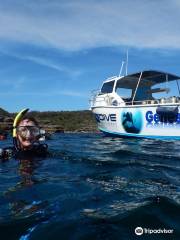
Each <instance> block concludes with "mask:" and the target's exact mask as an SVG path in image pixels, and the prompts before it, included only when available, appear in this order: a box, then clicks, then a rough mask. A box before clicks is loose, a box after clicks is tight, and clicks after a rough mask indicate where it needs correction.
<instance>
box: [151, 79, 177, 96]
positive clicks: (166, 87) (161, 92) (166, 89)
mask: <svg viewBox="0 0 180 240" xmlns="http://www.w3.org/2000/svg"><path fill="white" fill-rule="evenodd" d="M178 83H179V86H180V81H179V80H178ZM151 91H152V96H153V97H154V99H162V98H165V99H168V98H169V99H170V98H171V97H173V96H176V97H179V90H178V87H177V81H171V82H168V83H161V84H156V85H155V86H154V87H153V88H152V89H151Z"/></svg>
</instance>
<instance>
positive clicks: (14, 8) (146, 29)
mask: <svg viewBox="0 0 180 240" xmlns="http://www.w3.org/2000/svg"><path fill="white" fill-rule="evenodd" d="M0 3H1V9H0V22H1V27H0V39H1V40H5V41H7V40H9V41H17V42H24V43H29V44H36V45H40V46H44V47H52V48H58V49H61V50H68V51H75V50H82V49H88V48H96V47H105V46H122V45H124V46H132V47H137V48H180V31H179V22H180V15H179V11H180V4H179V1H178V0H171V1H168V0H164V1H155V0H151V1H149V0H134V1H132V0H126V1H118V0H111V1H108V0H102V1H96V0H89V1H84V0H77V1H75V0H69V1H63V0H61V1H57V0H54V1H47V0H39V1H35V0H34V1H22V0H14V1H12V0H6V1H4V2H3V1H2V0H1V2H0ZM52 67H54V68H57V67H56V66H52Z"/></svg>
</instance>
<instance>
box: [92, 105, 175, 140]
mask: <svg viewBox="0 0 180 240" xmlns="http://www.w3.org/2000/svg"><path fill="white" fill-rule="evenodd" d="M179 110H180V106H179V105H177V104H176V105H165V106H162V105H161V106H128V107H94V108H92V111H93V113H94V115H95V119H96V121H97V124H98V128H99V130H100V131H102V132H103V133H105V134H106V135H111V136H120V137H138V138H140V137H145V138H168V139H169V138H170V139H180V113H179Z"/></svg>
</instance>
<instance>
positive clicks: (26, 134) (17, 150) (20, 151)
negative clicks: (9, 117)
mask: <svg viewBox="0 0 180 240" xmlns="http://www.w3.org/2000/svg"><path fill="white" fill-rule="evenodd" d="M28 111H29V109H28V108H27V109H23V110H22V111H20V112H19V113H18V114H17V115H16V117H15V119H14V123H13V147H6V148H3V149H0V159H9V158H11V157H14V158H18V159H23V158H32V157H45V156H46V155H47V153H48V151H47V149H48V146H47V144H41V143H40V138H43V136H44V133H45V132H44V130H42V129H41V128H40V127H39V125H38V122H37V121H36V120H35V119H34V118H33V117H28V115H27V112H28Z"/></svg>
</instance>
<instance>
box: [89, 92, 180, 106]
mask: <svg viewBox="0 0 180 240" xmlns="http://www.w3.org/2000/svg"><path fill="white" fill-rule="evenodd" d="M99 93H100V91H99V90H94V91H93V92H92V97H91V99H90V106H91V107H93V106H119V107H121V106H127V105H128V106H134V105H157V104H158V105H161V104H179V103H180V97H175V96H173V97H168V98H160V99H145V100H134V101H132V99H123V100H122V101H121V102H119V101H118V100H116V98H114V97H113V96H112V95H111V96H110V95H108V94H106V95H100V94H99Z"/></svg>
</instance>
